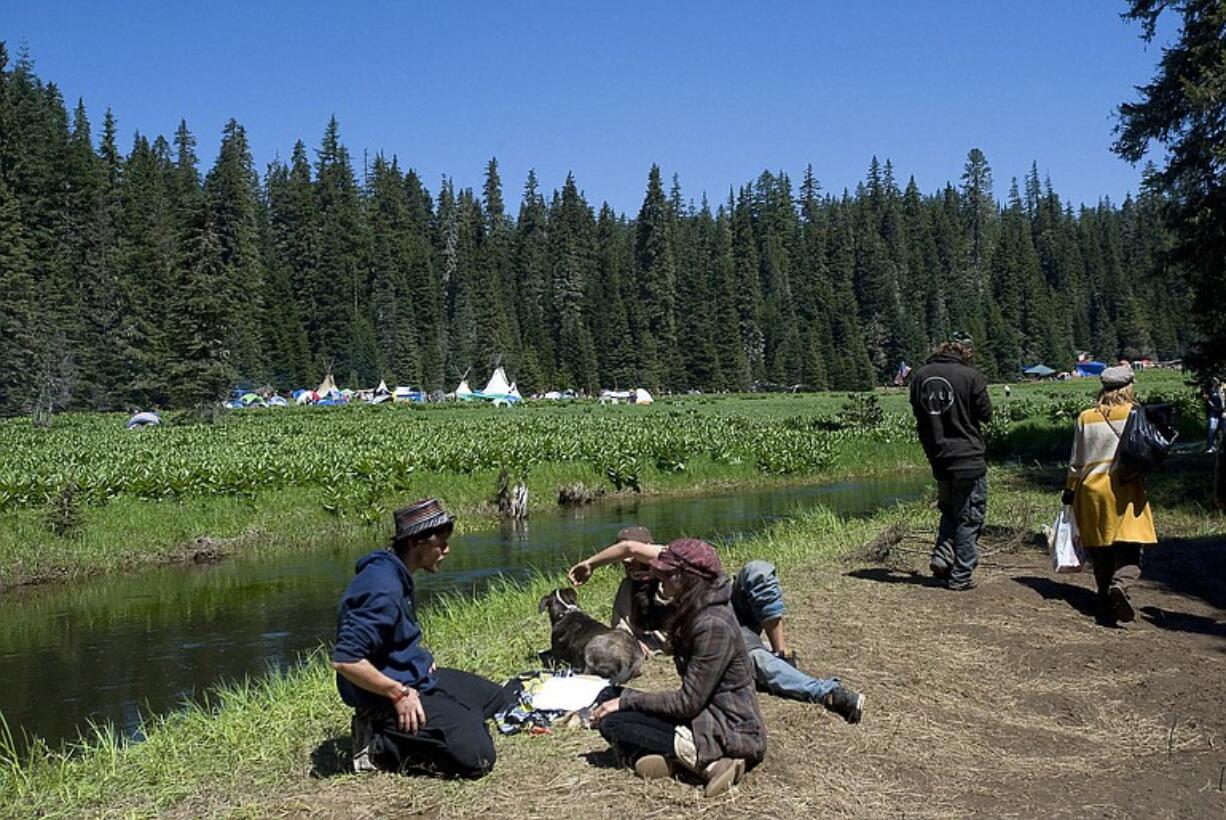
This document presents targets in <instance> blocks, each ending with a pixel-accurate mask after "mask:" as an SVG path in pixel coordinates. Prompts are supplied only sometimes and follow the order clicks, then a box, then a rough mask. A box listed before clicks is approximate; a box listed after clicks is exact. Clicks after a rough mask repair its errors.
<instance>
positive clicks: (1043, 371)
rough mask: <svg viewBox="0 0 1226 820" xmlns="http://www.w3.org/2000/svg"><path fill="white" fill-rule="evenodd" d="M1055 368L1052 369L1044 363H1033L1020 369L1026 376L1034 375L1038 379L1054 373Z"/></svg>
mask: <svg viewBox="0 0 1226 820" xmlns="http://www.w3.org/2000/svg"><path fill="white" fill-rule="evenodd" d="M1055 372H1056V371H1055V370H1052V369H1051V368H1050V367H1048V366H1047V365H1045V364H1034V365H1031V366H1030V367H1027V368H1026V369H1024V370H1023V371H1022V373H1024V374H1025V375H1027V376H1036V377H1038V378H1040V379H1046V378H1047V377H1048V376H1052V375H1055Z"/></svg>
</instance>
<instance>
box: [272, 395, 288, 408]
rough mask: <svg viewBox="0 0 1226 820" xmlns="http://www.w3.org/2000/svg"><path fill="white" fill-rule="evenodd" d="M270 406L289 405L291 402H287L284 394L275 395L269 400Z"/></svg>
mask: <svg viewBox="0 0 1226 820" xmlns="http://www.w3.org/2000/svg"><path fill="white" fill-rule="evenodd" d="M268 406H269V407H289V402H287V401H286V400H285V399H284V398H283V397H282V396H273V397H272V398H270V399H269V400H268Z"/></svg>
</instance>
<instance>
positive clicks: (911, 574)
mask: <svg viewBox="0 0 1226 820" xmlns="http://www.w3.org/2000/svg"><path fill="white" fill-rule="evenodd" d="M845 574H846V576H847V577H848V578H859V579H860V580H862V581H876V582H877V583H880V584H913V585H914V586H918V587H942V588H943V587H944V586H945V582H944V581H942V580H940V579H937V578H933V577H932V576H931V575H924V574H922V573H919V572H916V571H915V570H899V569H890V568H888V567H866V568H864V569H853V570H852V571H851V572H848V573H845Z"/></svg>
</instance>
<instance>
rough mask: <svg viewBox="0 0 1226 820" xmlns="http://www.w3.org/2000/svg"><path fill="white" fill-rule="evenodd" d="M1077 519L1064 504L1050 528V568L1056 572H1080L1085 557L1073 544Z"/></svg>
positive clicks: (1075, 536) (1075, 537) (1071, 509)
mask: <svg viewBox="0 0 1226 820" xmlns="http://www.w3.org/2000/svg"><path fill="white" fill-rule="evenodd" d="M1076 539H1077V518H1076V516H1074V515H1073V508H1072V507H1070V506H1069V505H1067V504H1065V505H1064V506H1062V507H1061V508H1060V513H1059V515H1057V516H1056V523H1055V524H1053V525H1052V528H1051V568H1052V569H1053V570H1055V571H1056V572H1081V570H1082V565H1083V564H1084V563H1085V556H1084V555H1083V554H1082V552H1081V550H1080V549H1078V547H1077V544H1076V543H1075V542H1076Z"/></svg>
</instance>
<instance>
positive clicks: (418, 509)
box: [392, 498, 455, 544]
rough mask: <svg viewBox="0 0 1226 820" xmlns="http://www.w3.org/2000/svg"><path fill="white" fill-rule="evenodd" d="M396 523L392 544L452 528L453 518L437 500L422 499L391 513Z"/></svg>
mask: <svg viewBox="0 0 1226 820" xmlns="http://www.w3.org/2000/svg"><path fill="white" fill-rule="evenodd" d="M392 517H393V519H394V520H395V522H396V534H395V535H393V536H392V543H393V544H398V543H400V542H401V541H404V540H406V539H409V538H417V537H421V536H422V535H427V534H429V533H432V532H434V531H435V530H441V529H444V528H449V527H453V526H454V525H455V518H454V517H453V516H452V515H451V513H449V512H447V511H446V510H445V509H443V505H442V503H441V502H440V501H439V500H438V499H437V498H423V499H421V500H420V501H414V502H413V503H412V504H410V505H409V506H407V507H401V508H400V509H398V510H396V512H394V513H392Z"/></svg>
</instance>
